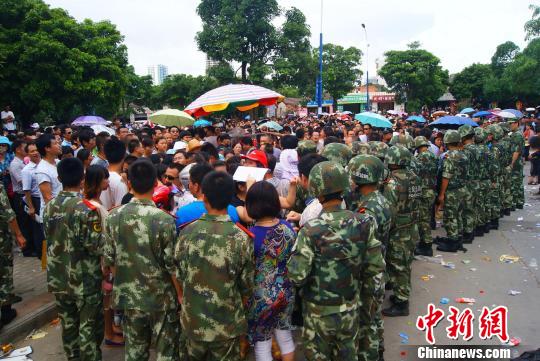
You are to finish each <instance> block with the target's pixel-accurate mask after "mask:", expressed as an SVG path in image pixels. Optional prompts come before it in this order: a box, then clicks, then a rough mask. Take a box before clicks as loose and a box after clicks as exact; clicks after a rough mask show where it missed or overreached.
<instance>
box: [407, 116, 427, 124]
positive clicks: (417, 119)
mask: <svg viewBox="0 0 540 361" xmlns="http://www.w3.org/2000/svg"><path fill="white" fill-rule="evenodd" d="M406 120H409V121H411V122H418V123H425V122H426V120H425V119H424V117H422V116H420V115H411V116H410V117H408V118H407V119H406Z"/></svg>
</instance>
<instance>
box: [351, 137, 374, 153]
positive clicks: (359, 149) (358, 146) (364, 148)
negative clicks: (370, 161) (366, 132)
mask: <svg viewBox="0 0 540 361" xmlns="http://www.w3.org/2000/svg"><path fill="white" fill-rule="evenodd" d="M351 151H352V154H353V156H355V155H358V154H369V151H370V147H369V144H367V143H362V142H360V141H358V140H356V141H354V142H352V144H351Z"/></svg>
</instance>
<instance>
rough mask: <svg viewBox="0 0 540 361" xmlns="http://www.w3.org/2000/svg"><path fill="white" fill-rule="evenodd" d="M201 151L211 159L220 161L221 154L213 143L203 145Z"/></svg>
mask: <svg viewBox="0 0 540 361" xmlns="http://www.w3.org/2000/svg"><path fill="white" fill-rule="evenodd" d="M200 151H201V152H204V153H206V154H208V155H209V156H210V157H214V158H216V159H219V153H218V151H217V148H216V147H215V146H214V145H213V144H212V143H208V142H206V143H204V144H203V145H201V150H200Z"/></svg>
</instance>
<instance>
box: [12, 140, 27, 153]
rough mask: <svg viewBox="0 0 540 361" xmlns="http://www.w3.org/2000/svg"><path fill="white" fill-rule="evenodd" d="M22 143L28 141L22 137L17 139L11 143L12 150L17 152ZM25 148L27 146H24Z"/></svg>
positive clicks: (24, 143)
mask: <svg viewBox="0 0 540 361" xmlns="http://www.w3.org/2000/svg"><path fill="white" fill-rule="evenodd" d="M21 145H26V141H25V140H22V139H15V140H14V141H13V143H11V151H12V152H13V153H15V151H16V150H17V148H19V147H20V146H21ZM23 148H25V147H23Z"/></svg>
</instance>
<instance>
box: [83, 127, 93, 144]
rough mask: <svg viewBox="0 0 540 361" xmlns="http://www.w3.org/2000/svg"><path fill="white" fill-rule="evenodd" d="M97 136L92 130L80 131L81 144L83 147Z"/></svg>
mask: <svg viewBox="0 0 540 361" xmlns="http://www.w3.org/2000/svg"><path fill="white" fill-rule="evenodd" d="M95 137H96V134H95V133H94V131H93V130H92V129H82V130H81V131H79V141H80V142H81V145H82V144H83V142H84V143H88V142H90V140H91V139H92V138H95Z"/></svg>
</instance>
